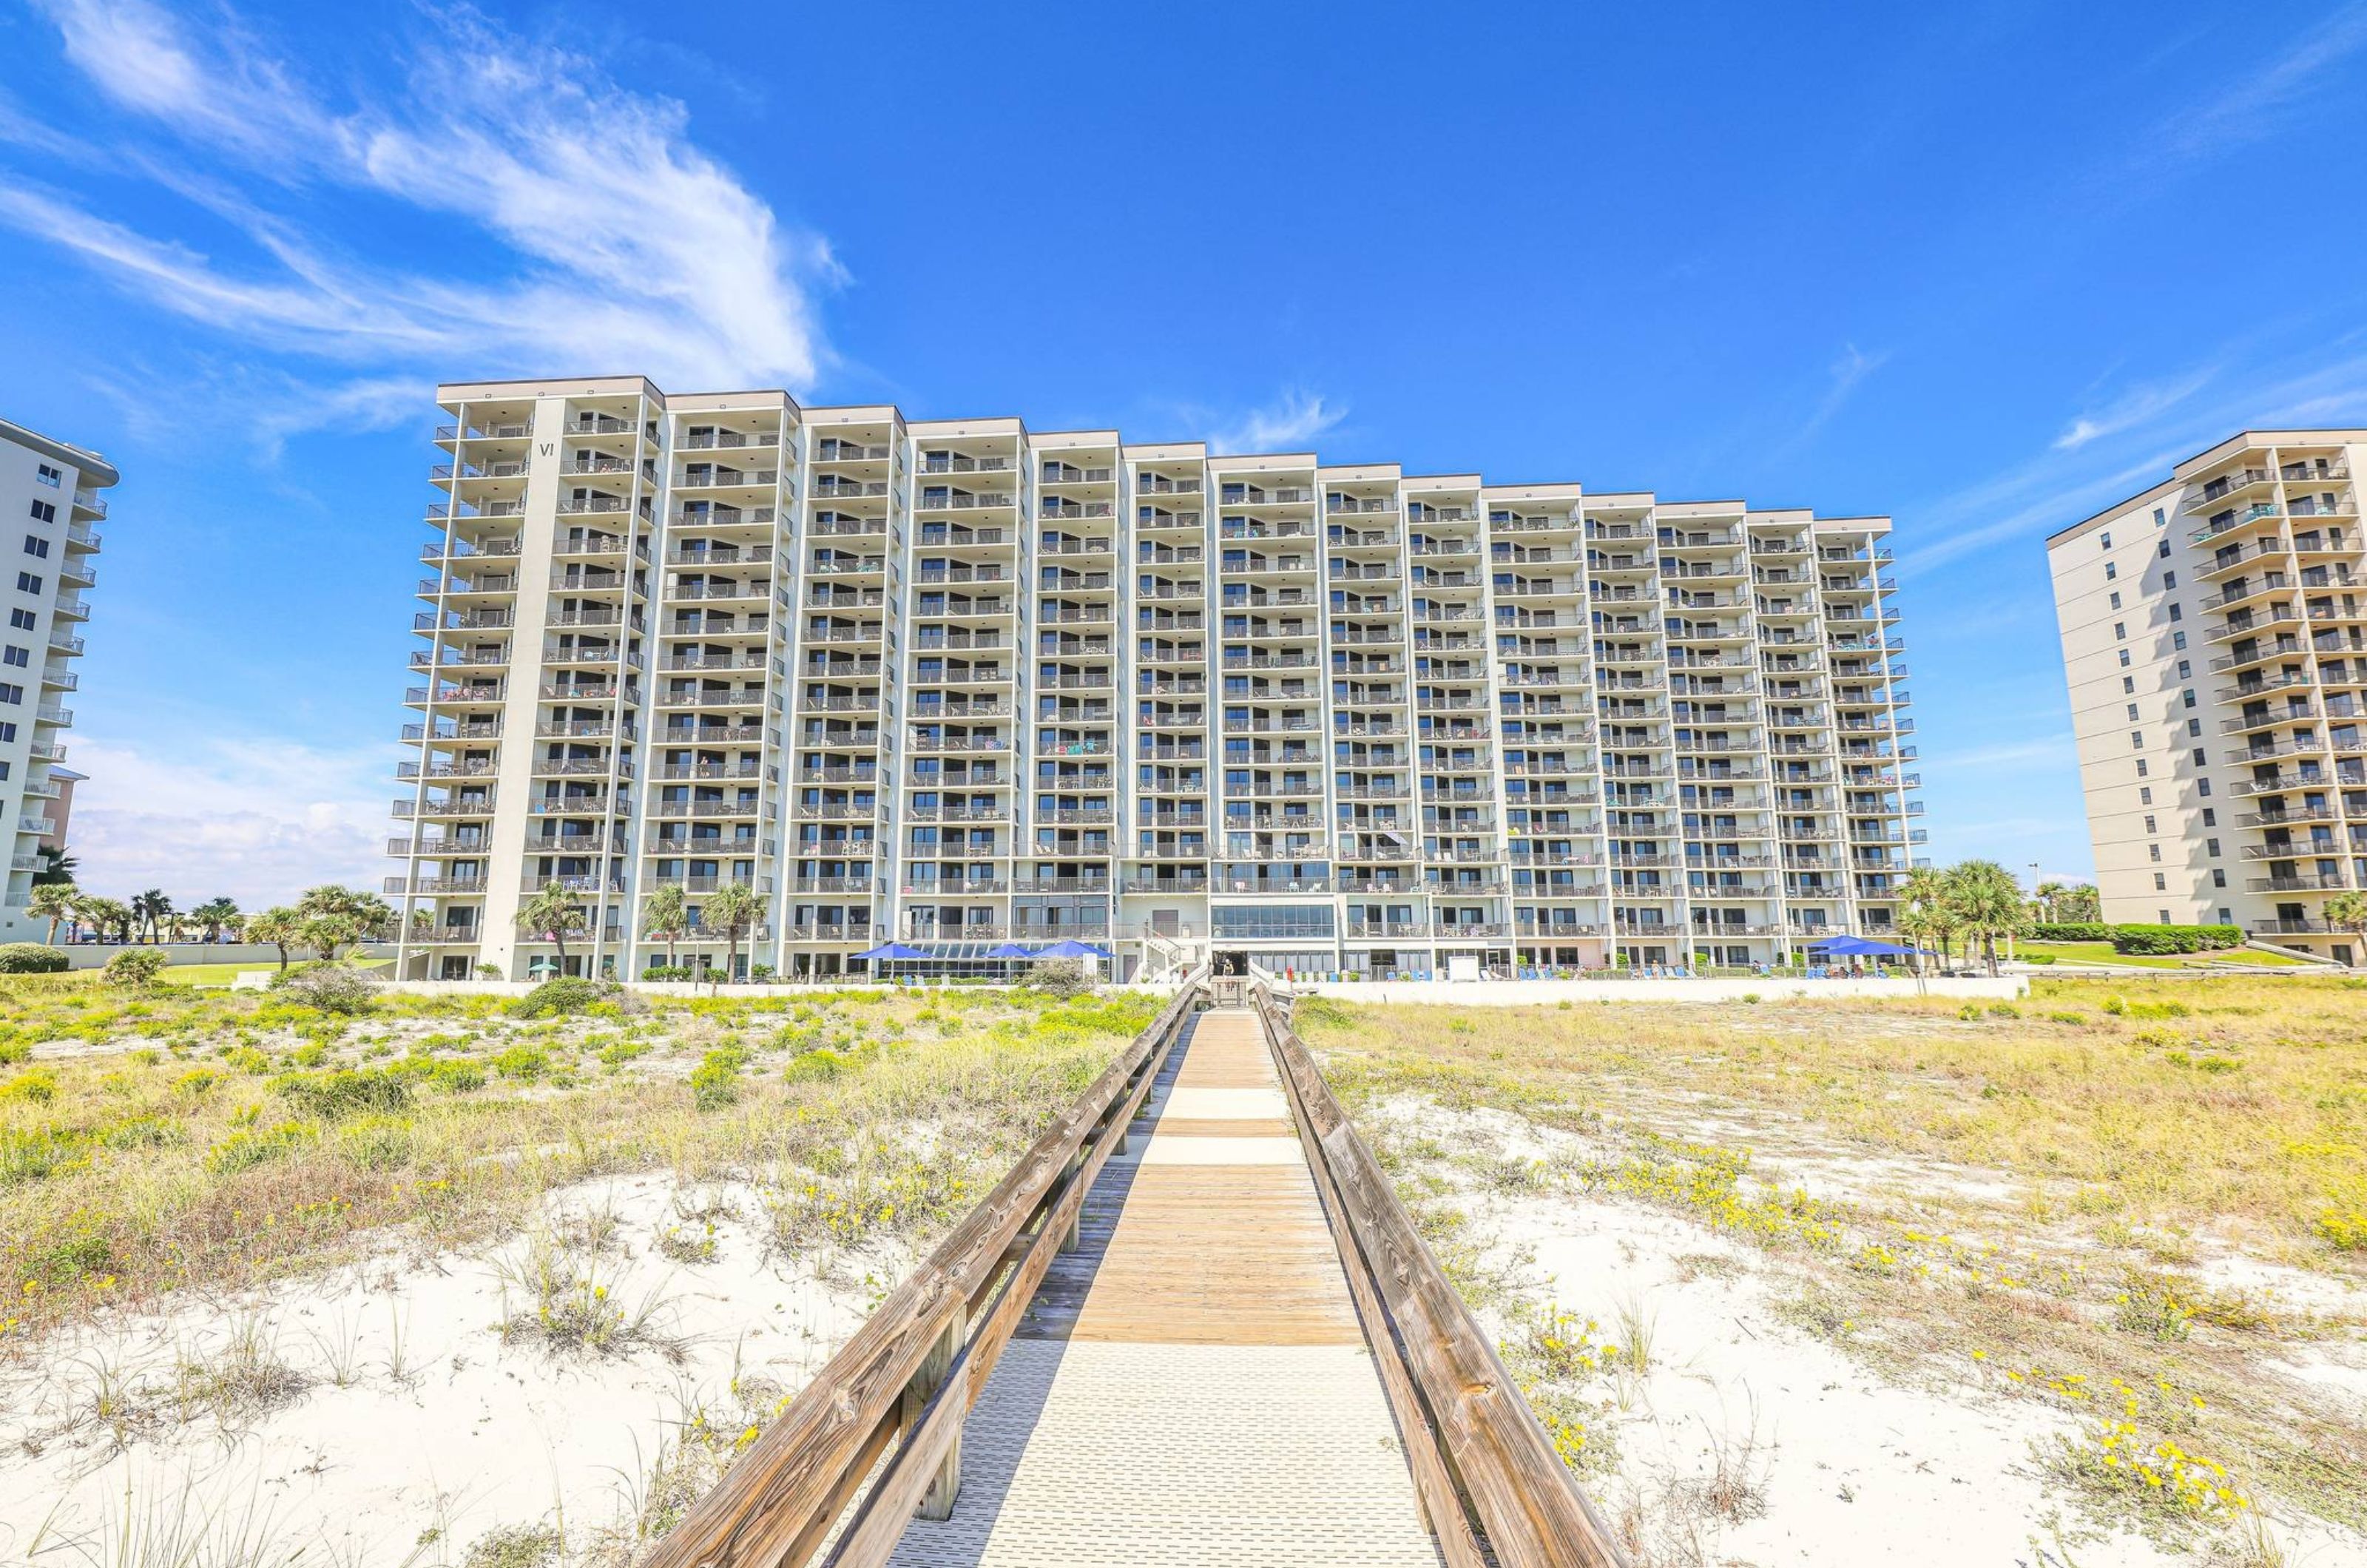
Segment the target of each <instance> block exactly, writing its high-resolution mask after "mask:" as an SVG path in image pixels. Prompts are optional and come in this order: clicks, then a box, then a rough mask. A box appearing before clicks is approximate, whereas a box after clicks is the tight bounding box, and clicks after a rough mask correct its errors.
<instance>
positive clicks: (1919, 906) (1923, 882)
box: [1898, 865, 1956, 964]
mask: <svg viewBox="0 0 2367 1568" xmlns="http://www.w3.org/2000/svg"><path fill="white" fill-rule="evenodd" d="M1947 891H1948V883H1947V878H1946V877H1945V876H1943V875H1942V874H1940V873H1939V872H1936V871H1933V870H1932V869H1931V867H1930V866H1928V865H1924V866H1917V867H1916V868H1915V869H1914V870H1912V871H1910V872H1908V874H1907V880H1906V882H1905V883H1904V884H1902V885H1901V886H1900V888H1899V895H1900V908H1899V911H1898V929H1899V930H1901V931H1905V932H1906V933H1907V934H1908V936H1911V937H1913V938H1915V939H1916V940H1917V941H1918V942H1936V943H1938V944H1939V948H1940V959H1941V962H1942V963H1943V964H1944V963H1945V962H1946V961H1947V957H1948V938H1949V937H1950V936H1951V935H1953V934H1954V931H1955V929H1956V919H1955V915H1954V911H1952V910H1951V909H1950V908H1949V907H1948V898H1947Z"/></svg>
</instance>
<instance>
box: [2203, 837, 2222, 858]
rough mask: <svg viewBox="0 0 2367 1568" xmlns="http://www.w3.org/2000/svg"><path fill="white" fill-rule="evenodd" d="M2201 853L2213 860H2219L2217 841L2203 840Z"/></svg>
mask: <svg viewBox="0 0 2367 1568" xmlns="http://www.w3.org/2000/svg"><path fill="white" fill-rule="evenodd" d="M2203 853H2204V854H2206V855H2209V856H2210V857H2211V858H2212V859H2213V860H2217V859H2218V858H2219V840H2216V839H2205V840H2203Z"/></svg>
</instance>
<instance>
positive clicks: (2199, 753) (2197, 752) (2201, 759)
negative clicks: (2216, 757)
mask: <svg viewBox="0 0 2367 1568" xmlns="http://www.w3.org/2000/svg"><path fill="white" fill-rule="evenodd" d="M2193 756H2194V765H2195V766H2196V767H2198V768H2207V767H2209V766H2210V765H2211V758H2210V757H2209V755H2208V754H2207V753H2205V752H2204V751H2203V748H2202V747H2200V746H2197V747H2196V748H2195V749H2194V751H2193Z"/></svg>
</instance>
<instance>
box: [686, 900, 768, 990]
mask: <svg viewBox="0 0 2367 1568" xmlns="http://www.w3.org/2000/svg"><path fill="white" fill-rule="evenodd" d="M763 914H764V900H763V899H762V898H759V897H756V890H755V889H754V888H753V887H751V886H748V885H747V884H746V883H744V882H727V883H725V884H724V885H723V886H721V887H719V888H718V889H717V890H716V891H715V893H714V894H713V895H712V896H711V897H708V900H707V903H706V904H705V906H704V907H702V908H700V910H699V918H700V919H701V920H703V921H704V922H705V923H707V924H708V925H710V926H721V927H722V928H723V942H724V950H723V973H724V974H726V975H729V974H731V973H733V972H734V971H736V970H737V969H738V968H739V967H740V933H741V932H742V931H746V930H748V929H749V928H750V927H753V925H754V924H755V923H756V921H757V919H759V918H760V917H762V916H763Z"/></svg>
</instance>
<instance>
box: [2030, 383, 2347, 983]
mask: <svg viewBox="0 0 2367 1568" xmlns="http://www.w3.org/2000/svg"><path fill="white" fill-rule="evenodd" d="M2362 457H2367V430H2271V431H2246V432H2245V433H2244V434H2240V435H2237V436H2233V437H2231V438H2229V439H2228V440H2225V441H2223V442H2221V443H2220V444H2219V445H2218V446H2214V447H2212V448H2211V449H2210V450H2209V451H2207V452H2204V453H2202V454H2200V455H2198V456H2196V457H2190V458H2188V459H2187V460H2186V461H2185V462H2183V463H2180V464H2179V465H2178V466H2177V467H2176V468H2173V469H2172V470H2171V473H2170V477H2169V479H2167V480H2165V481H2163V482H2162V483H2160V484H2157V485H2156V486H2154V487H2153V488H2152V489H2150V490H2148V491H2145V492H2144V493H2143V494H2140V495H2135V496H2132V497H2130V498H2129V499H2128V500H2126V501H2124V502H2121V503H2120V504H2118V505H2116V506H2112V507H2108V508H2106V509H2105V510H2104V511H2102V512H2101V513H2097V514H2096V515H2095V516H2093V517H2090V518H2089V519H2088V520H2087V521H2086V522H2084V523H2080V524H2078V525H2074V526H2072V527H2069V528H2067V529H2065V530H2064V531H2063V532H2061V533H2059V534H2056V536H2054V537H2052V538H2050V539H2049V540H2048V541H2047V543H2046V553H2047V558H2048V561H2049V564H2050V566H2051V567H2052V569H2053V572H2054V577H2055V606H2056V619H2057V620H2058V621H2059V622H2060V624H2061V626H2062V631H2063V662H2064V667H2065V671H2066V674H2067V678H2068V680H2069V682H2070V687H2071V714H2072V724H2073V728H2074V729H2075V730H2076V731H2077V733H2078V745H2079V773H2080V782H2081V784H2083V785H2084V786H2085V789H2086V792H2087V801H2088V829H2089V832H2090V835H2091V836H2092V837H2093V839H2094V840H2095V846H2096V871H2097V885H2098V887H2099V888H2100V890H2101V892H2102V894H2103V901H2104V918H2105V919H2109V920H2140V921H2143V920H2160V921H2175V922H2178V923H2180V924H2191V923H2196V922H2203V923H2217V924H2235V925H2242V926H2245V927H2246V928H2248V931H2250V932H2251V933H2252V934H2254V935H2256V936H2259V937H2263V938H2266V939H2269V940H2271V941H2275V942H2282V943H2283V944H2285V945H2287V946H2291V947H2296V948H2304V949H2307V950H2308V951H2310V952H2313V953H2320V954H2322V955H2327V956H2330V957H2334V958H2337V959H2339V960H2341V961H2343V962H2345V963H2358V962H2360V961H2361V959H2362V958H2367V953H2361V950H2360V947H2359V942H2358V939H2357V937H2355V936H2353V935H2350V934H2348V933H2346V932H2344V931H2340V930H2339V929H2332V928H2330V927H2329V923H2328V921H2327V919H2326V914H2325V905H2326V901H2327V899H2328V898H2329V897H2334V896H2335V895H2337V894H2339V893H2340V892H2342V891H2344V890H2345V889H2350V888H2367V735H2362V732H2361V705H2362V703H2367V564H2362V561H2361V545H2362V539H2361V533H2360V525H2359V500H2358V494H2357V492H2356V491H2355V490H2353V488H2352V484H2351V474H2352V472H2353V471H2354V468H2356V466H2357V465H2358V463H2359V462H2360V460H2361V458H2362Z"/></svg>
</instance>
